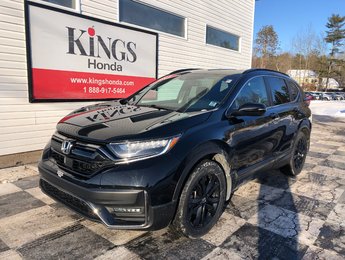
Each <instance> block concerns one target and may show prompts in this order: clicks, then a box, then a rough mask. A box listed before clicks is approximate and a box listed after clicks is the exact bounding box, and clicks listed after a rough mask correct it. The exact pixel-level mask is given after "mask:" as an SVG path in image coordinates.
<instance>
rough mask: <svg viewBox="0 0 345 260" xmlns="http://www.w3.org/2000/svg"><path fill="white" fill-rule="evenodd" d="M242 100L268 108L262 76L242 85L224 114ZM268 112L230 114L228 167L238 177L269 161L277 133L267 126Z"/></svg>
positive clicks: (239, 104) (270, 119) (266, 90)
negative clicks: (233, 115) (231, 152)
mask: <svg viewBox="0 0 345 260" xmlns="http://www.w3.org/2000/svg"><path fill="white" fill-rule="evenodd" d="M246 103H260V104H264V105H265V106H267V107H268V108H269V107H270V105H271V104H270V98H269V93H268V89H267V87H266V84H265V81H264V78H263V77H262V76H256V77H253V78H251V79H249V80H248V81H247V82H246V83H245V84H244V85H243V87H242V88H241V89H240V90H239V92H238V94H237V96H236V97H235V98H234V100H233V102H232V103H231V105H230V108H229V111H228V113H230V115H231V112H232V111H236V110H238V108H239V107H240V106H241V105H243V104H246ZM270 113H271V112H270V111H266V112H265V113H264V114H263V115H261V116H235V117H231V116H230V119H229V124H230V128H229V129H230V130H229V133H228V140H227V142H228V144H229V145H230V148H231V150H232V151H233V154H232V156H231V165H232V169H233V170H236V171H237V172H238V174H239V176H238V177H239V179H244V178H245V177H247V175H248V174H249V173H250V171H249V170H248V169H250V168H252V169H254V168H255V167H256V166H258V165H260V164H261V165H264V164H265V161H267V162H268V161H270V160H273V155H272V154H273V151H274V150H275V149H276V147H277V142H278V141H277V140H279V139H280V138H281V136H280V133H277V132H276V131H275V130H273V129H272V128H271V124H272V121H273V120H274V118H272V115H271V114H270Z"/></svg>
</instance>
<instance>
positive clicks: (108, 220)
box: [74, 190, 149, 229]
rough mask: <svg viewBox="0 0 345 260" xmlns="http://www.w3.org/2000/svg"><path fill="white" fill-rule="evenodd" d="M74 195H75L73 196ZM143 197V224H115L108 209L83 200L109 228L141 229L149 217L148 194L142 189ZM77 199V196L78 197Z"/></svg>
mask: <svg viewBox="0 0 345 260" xmlns="http://www.w3.org/2000/svg"><path fill="white" fill-rule="evenodd" d="M74 197H75V196H74ZM144 198H145V205H144V210H145V212H144V213H145V218H144V219H145V220H144V223H143V224H140V225H117V224H116V220H114V218H113V217H112V216H111V215H110V213H109V211H108V210H107V209H106V208H105V207H102V206H97V205H95V204H93V203H91V202H87V201H84V202H85V203H86V204H87V205H88V206H89V207H90V208H91V209H92V211H93V213H94V214H96V215H97V216H98V218H99V219H100V220H101V221H102V223H103V224H104V225H105V226H106V227H107V228H110V229H113V228H114V229H142V228H145V227H147V226H148V224H149V219H148V202H147V201H148V194H147V191H145V190H144ZM78 199H79V198H78Z"/></svg>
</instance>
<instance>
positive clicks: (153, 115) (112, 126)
mask: <svg viewBox="0 0 345 260" xmlns="http://www.w3.org/2000/svg"><path fill="white" fill-rule="evenodd" d="M210 113H211V112H193V113H179V112H175V111H167V110H161V109H156V108H150V107H142V106H135V105H122V104H120V103H119V102H117V101H115V102H108V103H102V104H97V105H93V106H89V107H85V108H82V109H79V110H77V111H74V112H73V113H71V114H69V115H67V116H66V117H64V118H62V119H61V120H60V122H59V123H58V125H57V131H58V132H59V133H61V134H64V135H66V136H69V137H72V138H73V137H76V138H78V139H85V140H88V141H91V142H111V141H117V140H124V139H133V138H135V139H142V138H160V137H166V136H172V135H176V134H179V133H182V132H184V131H186V130H187V129H189V128H191V127H193V126H195V125H197V124H200V123H202V122H204V121H205V120H206V119H207V118H208V117H209V115H210Z"/></svg>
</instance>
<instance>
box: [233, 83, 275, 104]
mask: <svg viewBox="0 0 345 260" xmlns="http://www.w3.org/2000/svg"><path fill="white" fill-rule="evenodd" d="M246 103H259V104H264V105H266V106H269V101H268V95H267V91H266V86H265V82H264V79H263V77H256V78H253V79H251V80H249V81H248V82H247V83H246V84H245V85H244V86H243V88H242V89H241V90H240V92H239V94H238V95H237V97H236V99H235V101H234V103H233V104H232V106H231V109H232V110H237V109H238V108H239V107H240V106H242V105H244V104H246Z"/></svg>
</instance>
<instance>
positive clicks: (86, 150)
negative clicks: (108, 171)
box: [50, 135, 113, 178]
mask: <svg viewBox="0 0 345 260" xmlns="http://www.w3.org/2000/svg"><path fill="white" fill-rule="evenodd" d="M62 142H63V139H62V138H60V137H57V136H55V135H54V136H53V138H52V140H51V152H50V158H51V159H52V160H54V161H55V163H56V164H57V165H58V166H59V167H60V168H61V169H63V170H65V171H66V172H68V173H70V174H72V175H74V176H77V177H82V178H89V177H91V176H92V175H94V174H96V173H98V172H99V171H100V170H102V169H104V168H106V167H107V166H110V165H113V163H112V161H111V160H109V159H108V158H106V157H105V156H103V155H102V154H101V153H100V152H99V147H97V146H95V145H88V144H84V143H80V142H76V143H75V144H74V146H73V148H72V150H71V152H70V154H68V155H65V154H63V153H62V152H61V145H62Z"/></svg>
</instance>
